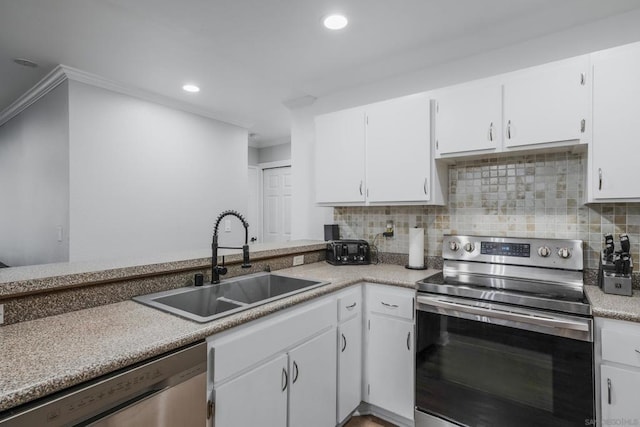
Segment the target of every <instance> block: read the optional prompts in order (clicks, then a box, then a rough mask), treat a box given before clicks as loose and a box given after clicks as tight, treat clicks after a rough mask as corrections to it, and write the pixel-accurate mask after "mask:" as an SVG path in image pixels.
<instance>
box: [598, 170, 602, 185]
mask: <svg viewBox="0 0 640 427" xmlns="http://www.w3.org/2000/svg"><path fill="white" fill-rule="evenodd" d="M598 182H599V183H598V190H602V169H601V168H598Z"/></svg>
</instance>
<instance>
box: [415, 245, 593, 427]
mask: <svg viewBox="0 0 640 427" xmlns="http://www.w3.org/2000/svg"><path fill="white" fill-rule="evenodd" d="M442 252H443V258H444V265H443V271H442V273H441V274H437V275H436V276H432V277H429V278H427V279H424V280H422V281H420V282H418V297H417V307H416V322H417V329H418V332H417V337H416V344H417V345H416V393H415V396H416V413H415V420H416V426H449V425H465V426H516V425H517V426H577V425H580V426H584V425H585V423H593V422H594V421H593V420H594V419H595V412H594V382H593V320H592V318H591V307H590V306H589V303H588V301H587V300H586V297H585V295H584V291H583V285H584V283H583V252H582V241H579V240H558V239H529V238H505V237H482V236H457V235H445V236H444V240H443V250H442Z"/></svg>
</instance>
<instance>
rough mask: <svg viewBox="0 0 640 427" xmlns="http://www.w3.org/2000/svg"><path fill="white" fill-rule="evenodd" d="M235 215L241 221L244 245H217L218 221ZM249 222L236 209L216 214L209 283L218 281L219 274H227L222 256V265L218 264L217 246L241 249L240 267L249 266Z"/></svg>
mask: <svg viewBox="0 0 640 427" xmlns="http://www.w3.org/2000/svg"><path fill="white" fill-rule="evenodd" d="M229 215H230V216H235V217H236V218H238V219H239V220H240V222H242V226H243V227H244V245H243V246H242V247H241V248H239V247H229V246H218V227H219V226H220V221H222V218H224V217H226V216H229ZM248 241H249V223H248V222H247V220H246V219H244V217H243V216H242V215H240V213H239V212H237V211H224V212H222V213H221V214H220V215H218V219H216V225H215V227H214V229H213V241H212V242H211V252H212V253H211V283H214V284H215V283H220V275H225V274H227V268H226V267H225V266H224V256H223V257H222V266H219V265H218V248H220V249H242V268H249V267H251V264H250V263H249V245H248Z"/></svg>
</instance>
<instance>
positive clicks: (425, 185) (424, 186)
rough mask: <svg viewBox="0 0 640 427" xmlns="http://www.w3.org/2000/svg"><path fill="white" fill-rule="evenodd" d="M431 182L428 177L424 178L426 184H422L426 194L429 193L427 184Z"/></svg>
mask: <svg viewBox="0 0 640 427" xmlns="http://www.w3.org/2000/svg"><path fill="white" fill-rule="evenodd" d="M428 183H429V181H427V178H425V179H424V184H423V185H422V189H423V190H424V194H425V196H426V195H427V184H428Z"/></svg>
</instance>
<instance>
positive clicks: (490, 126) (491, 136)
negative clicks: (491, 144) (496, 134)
mask: <svg viewBox="0 0 640 427" xmlns="http://www.w3.org/2000/svg"><path fill="white" fill-rule="evenodd" d="M489 141H493V122H491V124H490V125H489Z"/></svg>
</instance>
